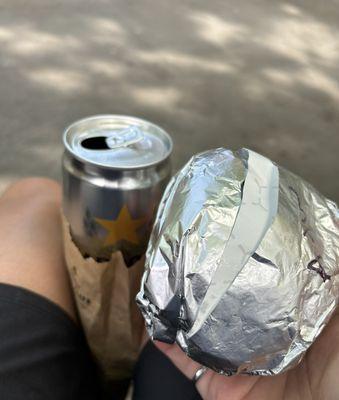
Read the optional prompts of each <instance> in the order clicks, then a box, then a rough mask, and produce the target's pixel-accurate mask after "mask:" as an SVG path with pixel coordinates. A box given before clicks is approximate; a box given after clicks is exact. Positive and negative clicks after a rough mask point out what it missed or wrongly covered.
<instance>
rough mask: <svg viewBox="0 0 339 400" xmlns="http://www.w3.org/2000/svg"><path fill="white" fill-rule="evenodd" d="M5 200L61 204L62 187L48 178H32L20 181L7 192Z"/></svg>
mask: <svg viewBox="0 0 339 400" xmlns="http://www.w3.org/2000/svg"><path fill="white" fill-rule="evenodd" d="M2 199H3V200H6V199H7V200H12V201H16V200H18V201H20V202H21V201H22V202H23V203H25V204H29V203H30V202H34V203H35V202H37V201H38V202H39V201H47V202H50V203H57V204H59V203H60V201H61V188H60V185H59V184H58V183H57V182H56V181H54V180H52V179H48V178H40V177H32V178H24V179H20V180H19V181H17V182H14V183H13V184H12V185H11V186H9V187H8V188H7V190H5V192H4V194H3V196H2Z"/></svg>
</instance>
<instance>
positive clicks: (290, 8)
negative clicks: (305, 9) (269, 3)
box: [281, 3, 302, 17]
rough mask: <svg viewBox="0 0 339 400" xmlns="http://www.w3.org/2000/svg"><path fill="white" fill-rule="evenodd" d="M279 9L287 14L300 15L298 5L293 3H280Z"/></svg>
mask: <svg viewBox="0 0 339 400" xmlns="http://www.w3.org/2000/svg"><path fill="white" fill-rule="evenodd" d="M281 9H282V10H283V11H284V12H285V13H286V14H289V15H293V16H295V17H298V16H301V15H302V11H301V10H300V8H299V7H297V6H296V5H294V4H290V3H284V4H282V5H281Z"/></svg>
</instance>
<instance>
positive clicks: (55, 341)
mask: <svg viewBox="0 0 339 400" xmlns="http://www.w3.org/2000/svg"><path fill="white" fill-rule="evenodd" d="M60 196H61V195H60V188H59V185H58V184H57V183H55V182H53V181H50V180H47V179H42V178H30V179H25V180H22V181H19V182H17V183H15V184H14V185H12V186H11V187H10V188H8V189H7V190H6V192H5V193H4V194H3V195H2V197H1V198H0V224H1V229H0V360H1V362H0V399H6V400H19V399H20V400H21V399H23V398H25V399H34V400H39V399H44V400H61V399H62V400H67V399H74V400H76V399H81V400H84V399H86V400H87V399H93V398H95V399H97V398H98V393H97V387H96V386H95V385H93V383H94V382H96V376H95V369H94V367H93V363H92V361H91V358H90V356H89V353H88V349H87V347H86V344H85V341H84V338H83V335H82V334H81V331H80V328H79V327H78V325H77V323H76V322H75V321H76V313H75V308H74V304H73V299H72V295H71V290H70V284H69V281H68V275H67V271H66V268H65V263H64V260H63V252H62V237H61V227H60V214H59V213H60Z"/></svg>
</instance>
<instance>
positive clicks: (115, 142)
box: [106, 126, 145, 149]
mask: <svg viewBox="0 0 339 400" xmlns="http://www.w3.org/2000/svg"><path fill="white" fill-rule="evenodd" d="M144 138H145V135H144V133H143V132H142V131H141V130H140V129H139V128H138V127H137V126H129V127H128V128H126V129H122V130H120V131H115V132H114V131H113V132H112V134H111V135H110V136H108V137H107V138H106V143H107V146H108V147H109V148H110V149H116V148H119V147H127V146H130V145H132V144H135V143H138V142H141V141H142V140H144Z"/></svg>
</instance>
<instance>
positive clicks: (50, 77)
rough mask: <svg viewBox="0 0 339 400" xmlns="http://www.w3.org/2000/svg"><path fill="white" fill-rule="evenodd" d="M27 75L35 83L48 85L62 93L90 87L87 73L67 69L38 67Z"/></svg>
mask: <svg viewBox="0 0 339 400" xmlns="http://www.w3.org/2000/svg"><path fill="white" fill-rule="evenodd" d="M27 77H28V78H29V79H30V80H31V81H32V82H34V83H37V84H39V85H43V86H47V87H49V88H51V89H55V90H57V91H59V92H62V93H72V92H73V91H76V92H77V91H82V90H85V89H87V87H88V82H87V79H86V77H85V75H83V74H81V73H79V72H76V71H70V70H65V69H54V68H42V69H37V70H34V71H31V72H29V73H28V74H27Z"/></svg>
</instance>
